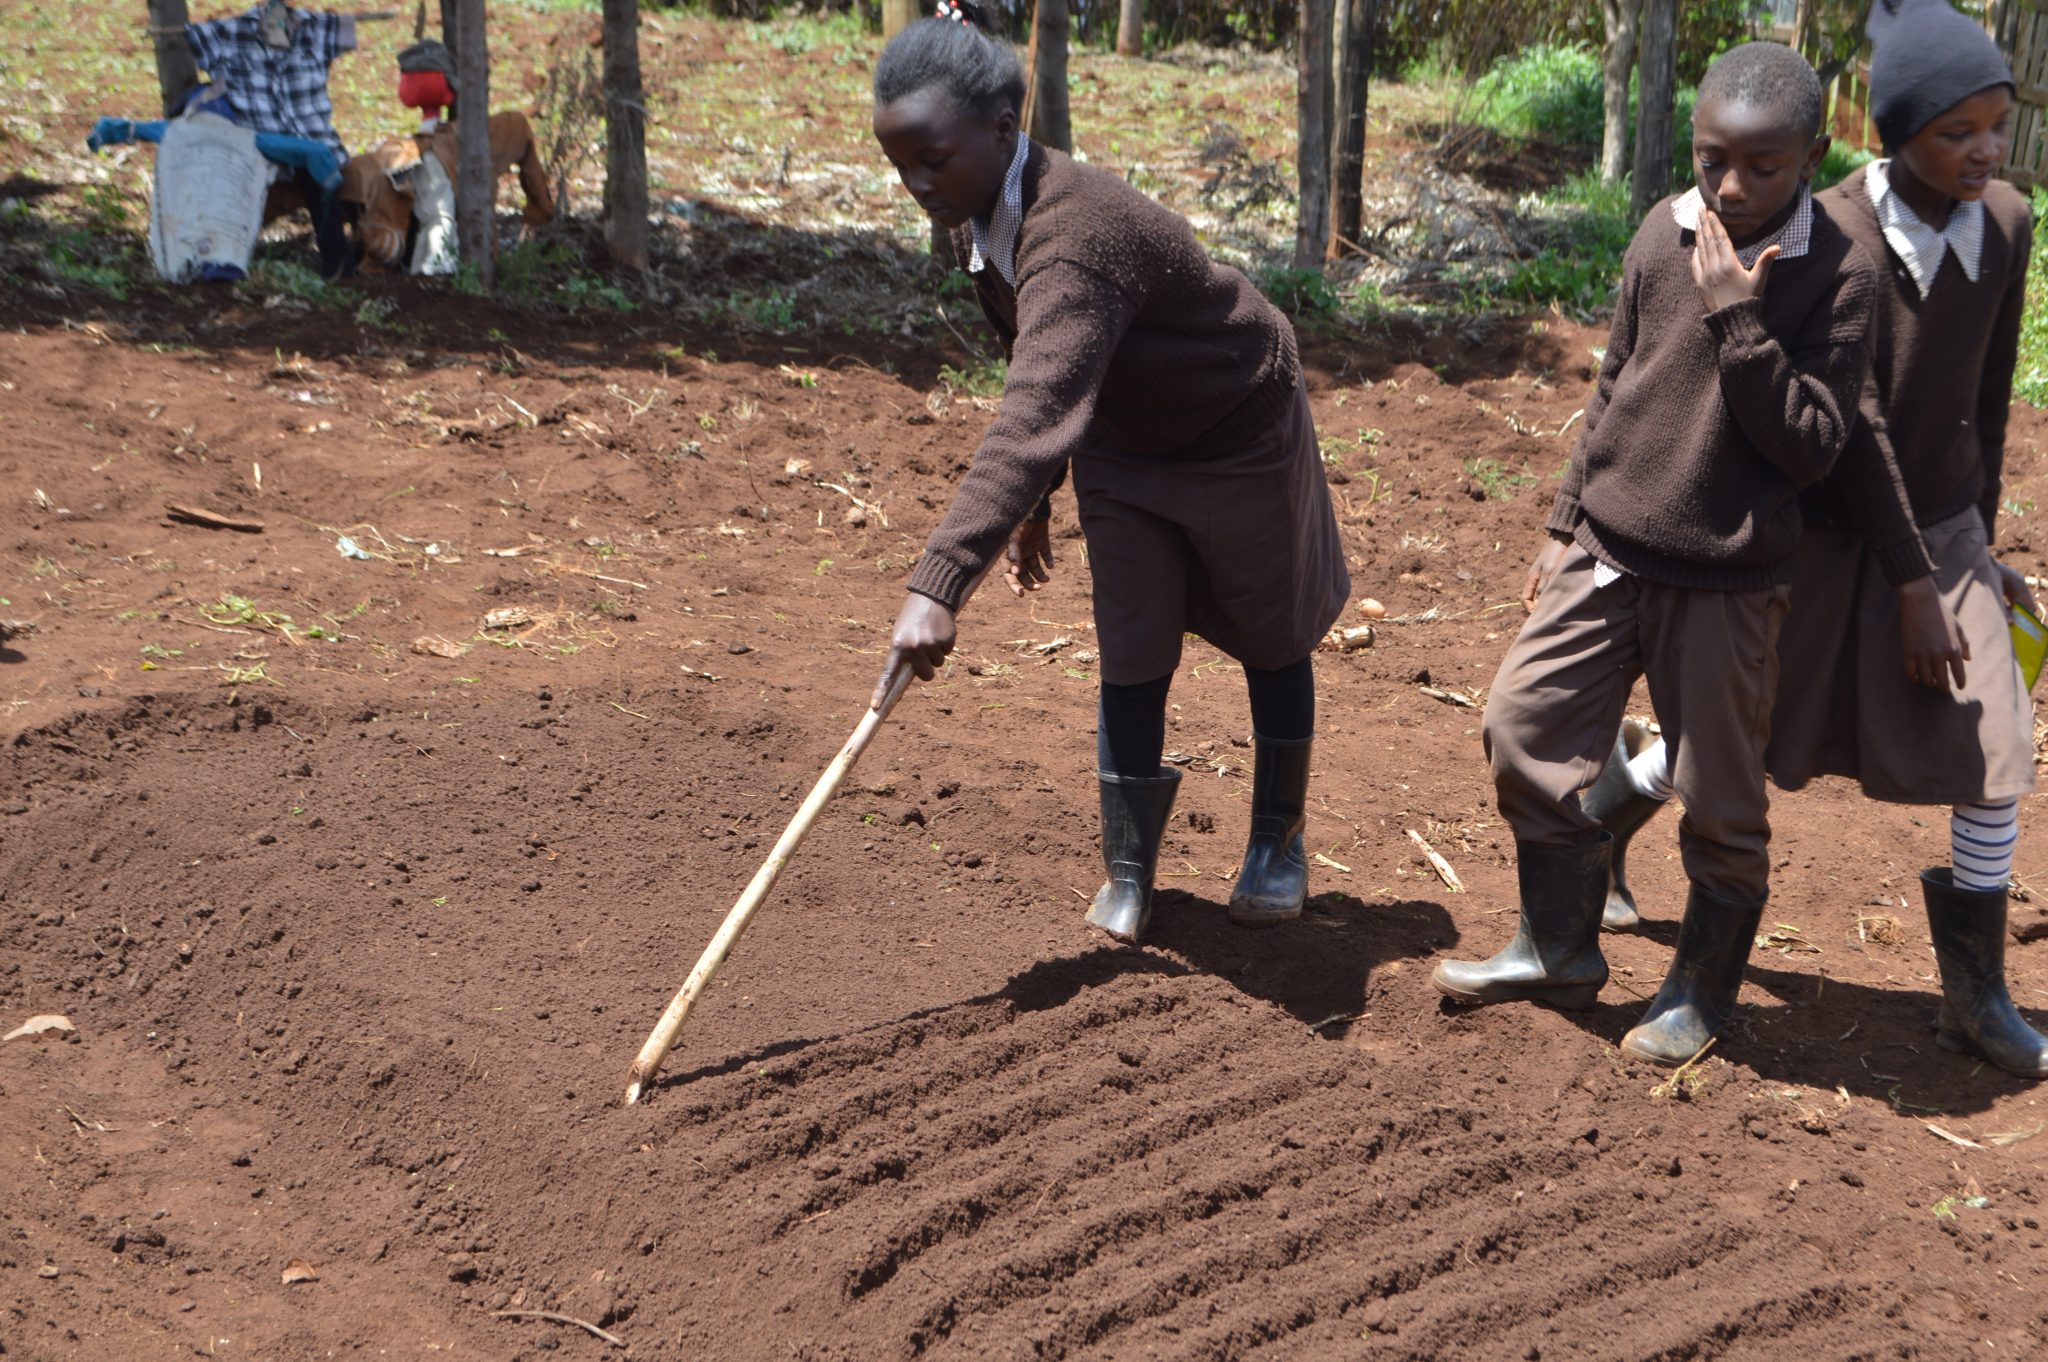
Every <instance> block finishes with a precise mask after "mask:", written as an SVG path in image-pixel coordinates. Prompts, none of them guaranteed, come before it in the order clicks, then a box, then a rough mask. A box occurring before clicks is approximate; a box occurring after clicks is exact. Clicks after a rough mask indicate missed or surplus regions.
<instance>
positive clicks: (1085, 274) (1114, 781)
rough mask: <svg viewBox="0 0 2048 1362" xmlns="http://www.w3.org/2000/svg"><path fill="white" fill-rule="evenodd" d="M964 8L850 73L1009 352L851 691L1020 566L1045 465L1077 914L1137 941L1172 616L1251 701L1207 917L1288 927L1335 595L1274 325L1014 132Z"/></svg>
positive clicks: (1163, 812) (1186, 233)
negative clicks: (957, 480)
mask: <svg viewBox="0 0 2048 1362" xmlns="http://www.w3.org/2000/svg"><path fill="white" fill-rule="evenodd" d="M975 17H976V16H975V15H974V14H973V12H972V10H971V7H970V6H967V5H961V4H955V3H953V2H952V0H945V3H942V4H941V6H940V8H939V13H938V16H937V17H934V18H929V19H921V20H919V21H918V22H916V23H914V24H911V25H910V26H908V27H907V28H905V29H903V30H902V31H901V32H899V33H898V34H897V35H896V37H895V38H893V39H891V40H890V43H889V46H888V48H887V49H886V50H885V51H884V52H883V54H882V59H881V62H880V63H879V64H878V65H877V67H876V68H875V113H874V126H875V136H876V139H877V140H878V141H879V142H880V143H881V144H882V148H883V150H884V151H885V152H886V153H887V154H888V157H889V159H890V161H891V162H892V163H893V164H894V165H895V166H896V170H897V173H898V175H899V176H900V177H901V179H902V181H903V185H904V187H905V188H906V189H907V190H909V191H910V193H911V194H912V195H913V196H914V197H915V198H916V199H917V201H918V204H919V206H920V207H922V208H923V209H924V210H925V211H926V212H927V213H928V214H930V215H931V217H932V218H933V219H934V220H936V221H937V222H938V223H939V224H940V225H942V226H944V227H946V228H948V229H950V230H951V231H952V233H953V242H954V247H955V250H956V251H957V252H958V254H959V256H960V258H961V259H963V260H966V261H967V262H968V270H969V272H970V273H971V274H972V275H973V277H974V284H975V292H976V294H977V295H978V297H979V298H980V300H981V306H982V311H983V312H984V314H986V316H987V318H988V321H989V324H990V325H991V326H992V327H994V328H995V332H996V335H997V336H998V338H999V339H1000V340H1001V342H1002V345H1003V351H1004V353H1005V354H1006V355H1007V356H1008V357H1009V361H1010V367H1009V375H1008V378H1007V380H1006V382H1005V383H1004V387H1003V401H1002V406H1001V408H1000V410H999V411H998V412H997V414H996V419H995V421H994V422H993V423H992V424H991V425H990V426H989V428H988V432H987V434H986V435H984V436H983V437H982V443H981V449H980V451H979V452H978V453H977V454H976V455H975V457H974V464H973V467H972V468H971V469H970V470H969V471H968V474H967V476H966V478H965V479H964V480H962V482H961V484H960V490H959V491H958V492H957V493H956V494H955V496H954V498H953V504H952V505H951V506H950V507H949V508H948V509H947V512H946V517H945V520H944V522H943V523H941V524H940V526H939V528H938V529H937V530H936V531H934V532H933V534H932V536H931V539H930V541H929V542H928V543H927V544H926V545H925V551H924V556H923V557H922V558H921V559H920V560H919V562H918V565H917V568H916V570H915V571H914V572H913V573H912V574H911V577H910V582H909V593H908V594H907V596H906V597H905V599H904V603H903V608H902V610H901V612H900V613H899V614H898V616H897V619H896V627H895V631H894V634H893V636H892V638H891V643H890V649H889V661H888V665H887V667H886V668H885V669H884V671H883V679H882V681H881V683H880V684H879V685H878V686H877V688H876V692H875V694H876V700H877V703H879V702H880V699H881V697H882V695H883V693H884V692H885V690H886V688H887V687H888V685H889V684H890V682H891V680H892V679H893V677H894V676H895V675H896V674H897V672H898V671H899V670H900V669H902V668H905V667H908V668H911V669H913V670H915V672H916V673H917V675H918V676H919V677H921V678H923V679H926V680H929V679H930V678H931V677H932V675H933V674H934V670H935V669H936V668H937V667H938V666H939V665H940V664H941V663H943V662H944V660H945V657H946V654H947V653H949V652H950V651H952V647H953V639H954V624H953V617H954V615H955V613H956V612H957V611H958V610H959V608H960V606H961V603H962V602H963V601H964V600H965V599H966V597H967V594H968V592H969V591H970V590H972V589H973V585H974V583H975V581H976V580H977V579H978V578H979V577H980V575H981V574H982V572H983V571H985V570H986V569H987V567H988V566H989V564H990V563H991V562H992V561H993V560H994V559H995V558H996V556H997V555H998V554H1001V553H1003V552H1004V546H1005V544H1007V545H1008V559H1009V569H1008V574H1007V575H1008V578H1009V583H1010V587H1011V590H1012V591H1014V592H1016V593H1018V594H1020V595H1021V594H1022V593H1023V592H1025V591H1027V590H1035V589H1036V588H1037V587H1038V586H1039V585H1040V584H1041V583H1043V582H1044V581H1045V580H1046V572H1047V570H1048V569H1049V568H1050V567H1051V565H1052V547H1051V539H1050V532H1049V529H1048V525H1049V522H1050V517H1051V508H1050V505H1049V503H1048V502H1047V500H1046V497H1047V494H1048V492H1049V491H1050V489H1051V488H1053V487H1054V486H1056V485H1057V483H1058V482H1059V480H1060V479H1061V478H1062V477H1063V476H1064V472H1065V470H1066V468H1067V466H1068V464H1069V462H1071V464H1072V468H1073V478H1074V491H1075V496H1076V499H1077V500H1078V502H1079V504H1080V511H1081V527H1082V530H1083V531H1084V532H1085V533H1086V535H1087V543H1088V555H1089V566H1090V568H1091V570H1092V577H1093V587H1094V596H1095V623H1096V636H1097V642H1098V646H1099V649H1100V652H1101V655H1102V660H1101V674H1102V691H1101V709H1100V715H1099V721H1098V724H1097V730H1096V732H1097V741H1096V758H1097V766H1098V776H1099V780H1098V785H1099V789H1100V795H1101V801H1102V856H1103V862H1104V865H1105V867H1106V868H1107V870H1108V882H1107V883H1105V884H1104V885H1103V886H1102V889H1101V891H1100V892H1098V893H1097V894H1096V896H1095V900H1094V903H1093V905H1092V906H1091V907H1090V909H1089V912H1088V921H1089V922H1091V923H1093V924H1094V925H1096V926H1098V927H1101V928H1102V929H1103V930H1104V931H1106V932H1108V933H1109V934H1110V935H1111V936H1113V937H1116V938H1118V939H1119V940H1124V941H1135V940H1137V939H1138V937H1139V936H1140V935H1141V934H1142V933H1143V932H1144V930H1145V926H1146V922H1147V919H1148V917H1149V915H1150V913H1151V908H1152V883H1153V873H1154V869H1155V867H1156V865H1157V862H1158V854H1159V839H1160V835H1161V833H1162V832H1163V831H1164V829H1165V825H1166V818H1167V815H1168V813H1169V812H1170V811H1171V809H1172V807H1173V797H1174V793H1175V790H1176V788H1177V786H1178V785H1179V783H1180V773H1179V772H1178V771H1171V770H1167V769H1164V768H1162V767H1161V765H1160V755H1161V750H1162V748H1163V747H1164V744H1165V726H1166V696H1167V691H1168V687H1169V685H1170V683H1171V681H1172V678H1173V671H1174V668H1175V666H1176V665H1177V664H1178V662H1179V660H1180V651H1181V641H1182V639H1183V637H1184V636H1185V635H1186V634H1187V633H1191V632H1192V633H1198V634H1200V635H1202V636H1203V637H1204V638H1206V639H1208V640H1209V641H1210V642H1211V643H1214V644H1215V645H1216V646H1217V647H1218V648H1220V649H1222V650H1223V651H1224V652H1225V653H1228V654H1229V655H1230V656H1231V657H1233V658H1235V659H1236V660H1237V661H1238V662H1240V663H1242V664H1243V667H1244V674H1245V684H1246V689H1247V690H1248V692H1249V694H1250V700H1251V711H1252V727H1253V735H1254V739H1255V743H1256V751H1255V756H1254V761H1255V766H1254V770H1253V776H1252V810H1251V812H1252V825H1251V836H1250V839H1249V841H1248V843H1247V845H1246V849H1245V855H1244V860H1243V864H1242V866H1241V868H1240V871H1239V874H1238V880H1237V885H1236V887H1235V888H1234V889H1233V890H1232V892H1231V897H1230V906H1229V913H1230V917H1231V919H1232V920H1233V921H1235V922H1238V923H1240V924H1244V925H1258V924H1263V923H1271V922H1281V921H1285V920H1287V919H1289V918H1293V917H1298V916H1299V915H1300V913H1301V909H1302V902H1303V899H1304V898H1305V896H1306V894H1307V889H1308V861H1307V857H1306V855H1305V854H1304V850H1303V843H1302V828H1303V821H1304V815H1305V812H1306V808H1307V795H1308V778H1309V752H1310V748H1311V745H1312V739H1313V733H1314V725H1315V676H1314V672H1313V670H1312V669H1311V664H1310V655H1311V654H1312V652H1313V650H1314V648H1315V645H1316V643H1317V642H1318V641H1319V640H1320V639H1321V638H1322V636H1323V634H1324V632H1325V631H1326V630H1327V629H1328V628H1329V627H1330V625H1331V623H1332V622H1333V621H1335V619H1336V618H1337V616H1338V614H1339V613H1340V612H1341V611H1342V610H1343V607H1344V601H1345V598H1346V597H1347V596H1348V595H1349V594H1350V587H1351V583H1350V577H1349V575H1348V573H1347V572H1346V569H1345V565H1344V556H1343V552H1342V549H1341V547H1340V546H1339V544H1338V540H1337V522H1336V516H1335V514H1334V513H1333V512H1332V510H1331V507H1330V494H1329V489H1328V486H1327V485H1326V483H1325V481H1324V476H1323V465H1322V459H1321V456H1320V454H1319V452H1318V449H1317V444H1316V435H1315V424H1314V422H1313V421H1312V420H1311V418H1310V416H1309V408H1308V393H1307V389H1306V388H1305V387H1304V386H1303V384H1302V376H1301V364H1300V360H1299V358H1298V357H1297V355H1296V351H1295V343H1294V329H1293V327H1291V326H1290V325H1289V324H1288V321H1287V319H1286V318H1285V317H1283V316H1282V315H1281V314H1280V313H1279V311H1278V310H1277V309H1275V308H1274V307H1273V305H1272V304H1271V303H1269V302H1267V301H1266V299H1265V298H1264V297H1262V296H1261V295H1260V294H1259V292H1258V290H1257V289H1255V288H1253V287H1252V285H1251V282H1250V281H1249V280H1247V279H1246V278H1245V277H1244V276H1243V275H1242V274H1240V273H1238V272H1237V271H1236V270H1233V269H1228V268H1226V267H1224V266H1221V265H1218V264H1216V263H1215V262H1213V261H1211V260H1210V259H1209V257H1208V256H1207V255H1206V254H1205V253H1204V252H1203V250H1202V248H1201V246H1200V245H1199V244H1198V243H1197V242H1196V240H1195V234H1194V231H1193V229H1192V228H1190V227H1189V226H1188V224H1187V222H1186V221H1185V220H1183V219H1182V218H1181V217H1179V216H1178V215H1177V214H1175V213H1173V212H1171V211H1169V210H1168V209H1166V208H1163V207H1161V206H1160V205H1159V204H1157V203H1155V202H1153V201H1152V200H1151V199H1149V198H1147V197H1146V196H1145V195H1144V194H1142V193H1140V192H1139V191H1138V190H1136V189H1134V188H1132V187H1131V186H1130V185H1129V184H1128V183H1126V182H1125V181H1124V180H1123V179H1122V178H1121V177H1119V176H1116V175H1112V174H1109V173H1107V172H1104V171H1101V170H1096V169H1093V168H1091V167H1088V166H1083V165H1077V164H1075V163H1074V162H1073V161H1071V160H1069V159H1068V158H1067V157H1066V156H1064V155H1062V154H1060V153H1059V152H1057V151H1053V150H1050V149H1048V148H1044V147H1039V146H1035V145H1033V144H1032V142H1031V140H1030V139H1029V138H1028V137H1026V136H1025V135H1024V134H1023V132H1022V131H1021V130H1020V129H1019V128H1018V126H1017V112H1018V108H1019V106H1020V104H1021V103H1022V100H1023V94H1024V76H1023V71H1022V69H1021V68H1020V66H1019V65H1018V62H1017V58H1016V54H1015V53H1014V52H1013V51H1012V50H1011V49H1010V47H1009V45H1008V44H1006V43H1004V42H1002V41H1000V40H998V39H993V38H990V37H988V36H987V35H985V34H984V33H982V32H981V31H980V30H979V29H978V28H976V27H975V25H974V22H973V20H974V19H975Z"/></svg>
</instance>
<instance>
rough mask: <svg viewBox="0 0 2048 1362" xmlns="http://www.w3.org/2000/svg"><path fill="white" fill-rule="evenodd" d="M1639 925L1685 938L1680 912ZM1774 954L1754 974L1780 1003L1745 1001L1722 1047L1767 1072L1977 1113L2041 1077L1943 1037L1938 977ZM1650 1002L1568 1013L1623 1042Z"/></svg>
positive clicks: (1752, 979)
mask: <svg viewBox="0 0 2048 1362" xmlns="http://www.w3.org/2000/svg"><path fill="white" fill-rule="evenodd" d="M1637 934H1638V935H1640V936H1642V937H1643V938H1645V939H1646V940H1650V941H1654V942H1656V943H1657V944H1658V945H1660V946H1662V947H1664V948H1665V950H1666V951H1669V950H1672V949H1674V948H1675V947H1676V946H1677V944H1678V924H1677V923H1676V922H1667V921H1662V920H1658V921H1652V920H1650V919H1648V918H1645V919H1644V920H1643V924H1642V926H1641V927H1640V928H1639V929H1638V932H1637ZM1770 959H1771V957H1770V956H1769V955H1768V954H1766V953H1762V952H1759V953H1757V954H1753V955H1752V956H1751V957H1750V961H1749V967H1748V971H1747V973H1746V974H1745V976H1744V977H1745V979H1746V980H1747V981H1748V982H1749V983H1752V984H1755V985H1756V986H1757V987H1759V988H1762V989H1763V990H1764V991H1765V992H1767V993H1770V994H1771V995H1772V996H1773V997H1775V998H1776V999H1778V1003H1777V1005H1775V1006H1767V1007H1757V1006H1744V1007H1741V1008H1738V1009H1737V1011H1736V1014H1735V1021H1734V1023H1733V1025H1732V1026H1730V1028H1729V1030H1728V1033H1727V1034H1726V1035H1725V1036H1723V1037H1722V1039H1721V1041H1720V1042H1719V1043H1718V1044H1716V1045H1715V1047H1714V1051H1715V1053H1717V1054H1719V1055H1720V1056H1721V1057H1722V1058H1724V1059H1726V1060H1728V1061H1729V1062H1730V1063H1733V1064H1740V1065H1743V1066H1745V1067H1747V1068H1749V1069H1751V1070H1753V1071H1754V1072H1755V1073H1756V1074H1757V1076H1758V1077H1760V1078H1763V1079H1766V1080H1768V1081H1770V1082H1773V1083H1786V1084H1797V1085H1799V1086H1802V1087H1807V1088H1814V1089H1818V1090H1820V1091H1822V1092H1829V1091H1833V1090H1834V1089H1835V1088H1837V1087H1841V1088H1844V1089H1847V1090H1848V1092H1849V1093H1850V1094H1851V1095H1853V1096H1856V1097H1865V1098H1870V1099H1872V1100H1874V1101H1880V1102H1886V1103H1889V1104H1890V1105H1891V1106H1892V1108H1893V1109H1894V1110H1896V1111H1898V1112H1900V1113H1901V1114H1903V1115H1907V1116H1967V1115H1971V1114H1974V1113H1977V1112H1982V1111H1988V1110H1989V1109H1990V1108H1991V1107H1992V1106H1993V1105H1994V1104H1995V1103H1996V1102H1998V1101H1999V1100H2000V1099H2001V1098H2007V1097H2011V1096H2014V1095H2016V1094H2021V1093H2025V1092H2027V1091H2030V1090H2031V1089H2033V1088H2034V1087H2035V1086H2036V1085H2034V1084H2031V1083H2028V1082H2026V1081H2025V1080H2022V1079H2018V1078H2014V1077H2012V1076H2011V1075H2009V1074H2006V1073H2004V1072H2002V1071H2000V1070H1998V1069H1995V1068H1993V1067H1991V1066H1990V1065H1989V1064H1985V1063H1983V1062H1981V1061H1979V1060H1977V1059H1976V1058H1974V1057H1972V1056H1967V1055H1952V1054H1949V1053H1948V1052H1947V1051H1945V1050H1942V1049H1940V1048H1939V1047H1938V1046H1936V1045H1935V1043H1934V1013H1935V1008H1936V1007H1937V1006H1938V1005H1939V1003H1940V1001H1941V998H1940V993H1939V991H1938V989H1937V987H1936V985H1934V984H1933V983H1932V982H1930V983H1928V984H1926V985H1924V986H1921V987H1896V988H1885V987H1877V986H1873V985H1870V984H1859V983H1849V982H1846V981H1844V980H1841V979H1836V978H1833V977H1830V976H1824V975H1817V974H1813V973H1810V972H1805V971H1796V970H1784V969H1773V968H1771V966H1770V964H1769V961H1770ZM1930 968H1931V967H1930ZM1659 982H1661V980H1660V979H1658V978H1650V979H1640V980H1638V981H1637V984H1638V987H1639V988H1640V989H1641V990H1642V991H1643V992H1644V993H1646V994H1647V993H1649V992H1652V991H1654V989H1655V987H1656V985H1657V984H1658V983H1659ZM1647 1006H1648V1000H1647V997H1645V998H1633V997H1632V998H1629V999H1628V1000H1627V1001H1626V1002H1618V1003H1610V1002H1602V1003H1601V1004H1599V1005H1598V1006H1596V1007H1593V1008H1590V1009H1587V1010H1586V1011H1582V1012H1561V1013H1560V1014H1559V1015H1561V1016H1565V1017H1569V1018H1570V1019H1571V1020H1572V1021H1573V1022H1574V1023H1575V1024H1577V1025H1578V1026H1579V1027H1580V1028H1581V1029H1583V1030H1585V1031H1586V1032H1588V1033H1589V1034H1591V1035H1594V1036H1597V1037H1599V1038H1600V1039H1601V1040H1602V1041H1604V1042H1606V1043H1607V1044H1608V1045H1612V1046H1619V1045H1620V1044H1621V1038H1622V1036H1623V1035H1625V1034H1626V1033H1627V1031H1628V1029H1629V1028H1630V1027H1631V1026H1634V1025H1635V1024H1636V1022H1637V1021H1639V1020H1641V1018H1642V1015H1643V1009H1644V1008H1645V1007H1647ZM2020 1011H2021V1014H2022V1015H2024V1016H2026V1018H2027V1020H2028V1022H2030V1023H2032V1024H2033V1025H2035V1026H2037V1027H2039V1026H2041V1025H2043V1024H2048V1017H2043V1016H2042V1015H2041V1014H2040V1013H2039V1011H2038V1010H2031V1009H2028V1008H2024V1007H2023V1008H2021V1009H2020Z"/></svg>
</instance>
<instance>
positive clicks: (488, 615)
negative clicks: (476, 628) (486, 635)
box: [484, 605, 533, 629]
mask: <svg viewBox="0 0 2048 1362" xmlns="http://www.w3.org/2000/svg"><path fill="white" fill-rule="evenodd" d="M531 623H533V612H532V611H530V610H528V609H527V608H526V607H525V606H523V605H500V606H496V607H494V608H492V609H490V610H486V611H484V628H486V629H517V628H518V627H519V626H520V625H522V624H531Z"/></svg>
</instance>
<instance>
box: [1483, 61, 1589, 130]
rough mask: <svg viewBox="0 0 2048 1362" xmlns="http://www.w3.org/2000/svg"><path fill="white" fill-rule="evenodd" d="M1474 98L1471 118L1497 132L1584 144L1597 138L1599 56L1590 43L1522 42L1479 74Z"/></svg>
mask: <svg viewBox="0 0 2048 1362" xmlns="http://www.w3.org/2000/svg"><path fill="white" fill-rule="evenodd" d="M1472 98H1473V103H1474V109H1473V119H1474V121H1476V122H1479V123H1483V124H1485V125H1486V126H1487V127H1490V128H1493V129H1494V130H1496V131H1498V132H1503V133H1507V134H1509V135H1510V136H1514V137H1527V138H1542V139H1544V140H1546V141H1552V142H1568V143H1574V144H1585V145H1597V144H1598V143H1599V141H1600V129H1601V126H1602V124H1603V123H1604V121H1605V114H1604V112H1603V110H1602V108H1601V81H1600V56H1599V54H1598V53H1596V52H1594V51H1592V50H1591V49H1590V48H1586V47H1580V46H1550V45H1543V46H1537V47H1531V48H1526V49H1524V50H1523V51H1521V52H1519V53H1517V54H1516V55H1514V56H1512V57H1509V58H1507V59H1506V60H1505V61H1502V62H1501V63H1499V64H1498V65H1496V66H1495V67H1494V68H1493V69H1492V70H1490V71H1488V72H1487V73H1486V74H1485V75H1483V76H1481V77H1480V78H1479V79H1478V81H1476V82H1475V83H1474V84H1473V86H1472Z"/></svg>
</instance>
